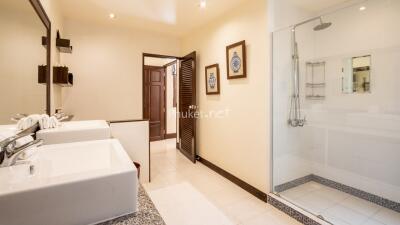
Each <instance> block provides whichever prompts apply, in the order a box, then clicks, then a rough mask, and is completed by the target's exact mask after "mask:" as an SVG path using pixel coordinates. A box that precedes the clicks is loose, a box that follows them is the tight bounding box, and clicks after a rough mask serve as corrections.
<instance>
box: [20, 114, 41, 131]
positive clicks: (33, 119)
mask: <svg viewBox="0 0 400 225" xmlns="http://www.w3.org/2000/svg"><path fill="white" fill-rule="evenodd" d="M41 117H42V116H41V115H38V114H32V115H30V116H27V117H24V118H22V119H20V120H19V121H18V123H17V128H18V129H19V130H25V129H28V128H29V127H32V126H33V125H35V123H37V122H39V120H40V118H41Z"/></svg>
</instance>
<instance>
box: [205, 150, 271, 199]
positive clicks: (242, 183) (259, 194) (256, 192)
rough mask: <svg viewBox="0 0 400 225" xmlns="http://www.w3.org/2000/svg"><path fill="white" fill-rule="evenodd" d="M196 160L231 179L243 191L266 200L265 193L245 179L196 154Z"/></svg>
mask: <svg viewBox="0 0 400 225" xmlns="http://www.w3.org/2000/svg"><path fill="white" fill-rule="evenodd" d="M197 160H198V161H199V162H201V163H202V164H204V165H205V166H207V167H208V168H210V169H212V170H214V171H215V172H217V173H218V174H220V175H221V176H223V177H225V178H226V179H228V180H230V181H232V182H233V183H234V184H236V185H238V186H239V187H241V188H243V189H244V190H245V191H247V192H249V193H250V194H252V195H254V196H255V197H257V198H258V199H260V200H262V201H264V202H267V194H266V193H264V192H262V191H260V190H258V189H257V188H255V187H253V186H251V185H250V184H248V183H246V182H245V181H243V180H241V179H240V178H238V177H236V176H235V175H233V174H231V173H229V172H227V171H225V170H224V169H222V168H220V167H218V166H217V165H215V164H213V163H211V162H210V161H208V160H206V159H204V158H202V157H200V156H197Z"/></svg>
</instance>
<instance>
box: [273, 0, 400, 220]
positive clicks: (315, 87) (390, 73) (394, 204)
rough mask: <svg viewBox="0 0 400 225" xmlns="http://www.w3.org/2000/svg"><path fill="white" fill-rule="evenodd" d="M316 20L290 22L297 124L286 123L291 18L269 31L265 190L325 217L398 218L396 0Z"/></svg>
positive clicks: (376, 0)
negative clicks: (268, 181) (302, 120)
mask: <svg viewBox="0 0 400 225" xmlns="http://www.w3.org/2000/svg"><path fill="white" fill-rule="evenodd" d="M323 20H324V22H331V23H332V25H331V26H330V27H329V28H326V29H324V30H320V31H315V30H314V29H313V28H314V27H315V26H317V25H318V24H319V23H320V22H319V21H318V20H316V21H312V22H310V23H307V24H304V25H302V26H301V27H297V28H296V39H297V43H298V52H299V62H300V87H299V88H300V95H299V97H300V105H301V109H300V110H301V114H302V115H304V116H305V117H306V124H305V125H304V126H303V127H292V126H290V125H289V124H288V119H289V112H290V99H291V97H292V94H293V93H292V89H293V85H295V84H294V82H293V71H292V59H293V56H292V49H291V46H292V44H291V43H292V39H291V32H292V29H293V27H287V28H285V29H281V30H278V31H275V32H274V33H273V191H274V192H275V193H279V195H280V196H281V197H282V198H284V199H286V200H288V201H290V202H291V203H293V204H295V205H297V206H299V207H301V208H303V209H305V210H307V211H309V212H311V213H313V214H314V215H317V216H320V217H321V218H324V219H325V220H327V221H329V222H331V223H334V224H351V225H353V224H354V225H355V224H386V225H389V224H400V25H399V21H400V1H394V0H369V1H364V2H362V4H355V5H352V6H348V7H345V8H343V9H340V10H336V11H334V12H332V13H329V14H325V15H323ZM299 22H301V21H299Z"/></svg>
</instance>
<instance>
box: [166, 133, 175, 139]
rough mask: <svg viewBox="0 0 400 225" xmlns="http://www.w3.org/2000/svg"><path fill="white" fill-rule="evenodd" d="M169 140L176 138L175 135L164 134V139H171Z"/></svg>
mask: <svg viewBox="0 0 400 225" xmlns="http://www.w3.org/2000/svg"><path fill="white" fill-rule="evenodd" d="M171 138H176V133H173V134H165V136H164V139H171Z"/></svg>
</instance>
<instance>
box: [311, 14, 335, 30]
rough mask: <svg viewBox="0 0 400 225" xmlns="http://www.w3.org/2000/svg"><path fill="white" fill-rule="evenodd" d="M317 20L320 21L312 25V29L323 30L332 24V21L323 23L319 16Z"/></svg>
mask: <svg viewBox="0 0 400 225" xmlns="http://www.w3.org/2000/svg"><path fill="white" fill-rule="evenodd" d="M319 22H320V24H318V25H317V26H315V27H314V31H320V30H324V29H326V28H328V27H330V26H331V25H332V23H324V21H322V18H321V17H320V18H319Z"/></svg>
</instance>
